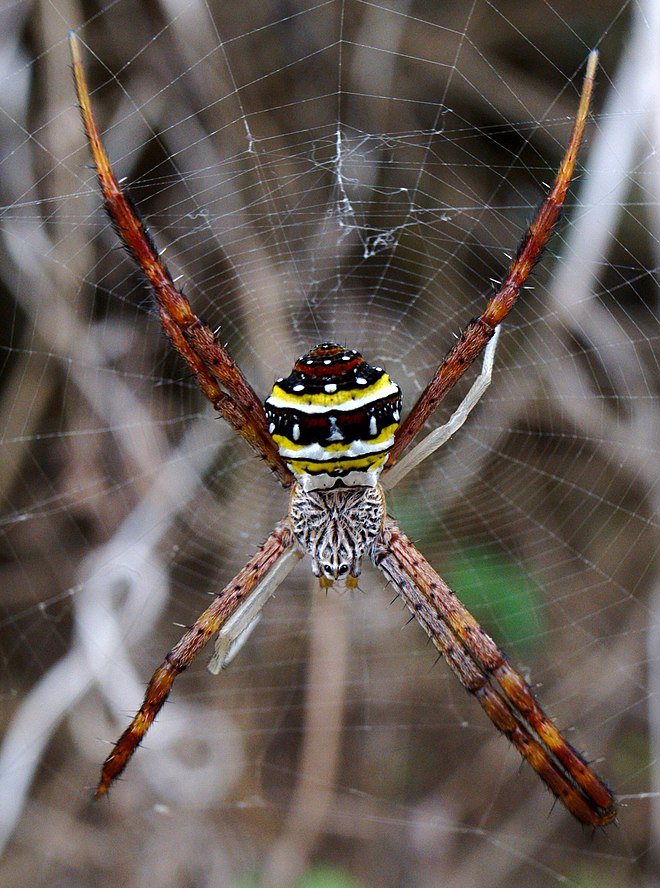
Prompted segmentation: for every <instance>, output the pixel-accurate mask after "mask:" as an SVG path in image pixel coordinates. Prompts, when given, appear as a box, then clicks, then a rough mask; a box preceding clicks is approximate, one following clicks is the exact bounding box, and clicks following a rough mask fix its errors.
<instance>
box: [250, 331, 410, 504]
mask: <svg viewBox="0 0 660 888" xmlns="http://www.w3.org/2000/svg"><path fill="white" fill-rule="evenodd" d="M265 406H266V417H267V419H268V423H269V431H270V433H271V435H272V436H273V440H274V441H275V443H276V444H277V446H278V448H279V451H280V454H281V455H282V458H283V459H284V460H285V461H286V463H287V464H288V465H289V467H290V468H291V470H292V471H293V472H294V473H295V475H296V476H297V478H298V480H299V481H300V483H301V484H302V486H303V488H304V489H305V490H311V489H314V488H329V487H333V486H334V485H335V484H337V483H338V482H341V483H343V484H345V485H347V486H350V487H356V486H364V487H373V486H374V485H375V484H376V481H377V479H378V475H379V473H380V471H381V469H382V468H383V465H384V463H385V460H386V459H387V454H388V452H389V451H390V449H391V447H392V444H393V443H394V433H395V431H396V429H397V426H398V425H399V417H400V412H401V389H400V388H399V386H398V385H397V384H396V383H394V382H392V380H391V379H390V378H389V376H388V375H387V373H386V372H385V371H384V370H383V368H382V367H372V366H371V365H370V364H367V362H366V361H365V360H364V359H363V358H362V355H360V354H359V353H358V352H356V351H354V350H353V349H345V348H342V346H340V345H337V344H336V343H334V342H323V343H322V344H321V345H317V346H316V348H313V349H312V350H311V351H310V352H308V353H307V354H306V355H303V356H302V357H301V358H299V359H298V360H297V361H296V364H295V366H294V368H293V370H292V372H291V375H290V376H287V377H286V379H284V378H282V379H278V380H277V382H276V383H275V385H274V386H273V390H272V392H271V393H270V395H269V396H268V398H267V399H266V405H265Z"/></svg>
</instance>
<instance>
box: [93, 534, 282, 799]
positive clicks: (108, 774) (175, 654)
mask: <svg viewBox="0 0 660 888" xmlns="http://www.w3.org/2000/svg"><path fill="white" fill-rule="evenodd" d="M293 545H294V541H293V534H292V533H291V531H290V530H289V527H288V525H287V524H286V523H284V522H282V523H280V524H278V525H277V526H276V527H275V530H274V531H273V532H272V533H271V534H270V536H269V537H268V538H267V539H266V541H265V542H264V543H263V545H262V546H261V547H260V549H259V550H258V551H257V553H256V554H255V555H254V556H253V557H252V558H251V559H250V560H249V561H248V563H247V564H246V565H245V567H244V568H243V569H242V570H241V571H239V573H238V574H237V575H236V576H235V577H234V579H233V580H231V581H230V582H229V583H228V584H227V585H226V586H225V588H224V589H223V590H222V591H221V592H219V593H218V594H217V595H216V597H215V598H214V600H213V601H212V603H211V604H210V605H209V607H207V608H206V610H205V611H204V612H203V613H202V614H201V615H200V616H199V617H198V619H197V620H196V622H195V623H194V625H193V626H192V627H191V628H190V629H188V630H187V631H186V632H184V634H183V635H182V636H181V638H180V639H179V641H178V642H177V643H176V644H175V645H174V647H173V648H172V650H171V651H170V652H169V653H168V654H167V656H166V657H165V659H164V660H163V662H162V663H161V665H160V666H159V667H158V668H157V669H156V671H155V672H154V674H153V675H152V677H151V680H150V681H149V684H148V686H147V690H146V693H145V696H144V700H143V702H142V705H141V706H140V709H139V710H138V712H137V713H136V715H135V716H134V718H133V720H132V722H131V723H130V725H129V726H128V727H127V728H126V730H125V731H124V732H123V734H122V735H121V737H120V738H119V740H117V742H116V743H115V745H114V748H113V750H112V752H111V753H110V755H109V756H108V757H107V758H106V760H105V762H104V763H103V768H102V771H101V779H100V781H99V785H98V788H97V790H96V798H97V799H98V798H101V796H103V795H105V793H106V792H107V791H108V788H109V787H110V785H111V784H112V783H113V782H114V781H115V780H116V779H117V777H119V775H120V774H121V773H122V771H123V770H124V768H125V767H126V765H127V764H128V762H129V761H130V759H131V757H132V755H133V753H134V752H135V750H136V749H137V747H138V746H139V745H140V743H141V742H142V740H143V738H144V735H145V734H146V733H147V731H148V730H149V728H150V727H151V725H152V723H153V721H154V719H155V718H156V716H157V715H158V713H159V712H160V710H161V708H162V707H163V705H164V703H165V701H166V700H167V698H168V696H169V693H170V690H171V688H172V684H173V683H174V680H175V678H176V677H177V675H180V674H181V673H182V672H183V671H184V670H185V669H187V667H188V666H189V665H190V663H191V662H192V661H193V660H194V659H195V657H196V656H197V654H198V653H199V652H200V651H201V650H202V648H203V647H204V646H205V645H206V644H207V643H208V641H210V639H211V638H212V637H213V636H214V635H215V634H216V632H218V631H219V629H220V628H221V627H222V626H223V625H224V623H225V622H226V621H227V620H228V619H229V618H230V617H231V615H232V614H233V613H234V612H235V611H236V609H237V608H238V607H239V606H240V605H241V603H242V602H243V601H244V600H245V599H246V598H247V597H248V596H249V595H250V594H251V593H252V592H253V591H254V589H255V588H256V587H257V586H258V585H259V583H260V582H261V580H262V579H263V577H264V576H265V575H266V574H267V573H268V572H269V571H270V570H271V569H272V568H273V567H274V566H275V565H276V564H277V562H278V561H279V559H280V558H281V556H282V555H284V554H285V553H286V552H287V551H288V550H289V549H290V548H291V547H292V546H293Z"/></svg>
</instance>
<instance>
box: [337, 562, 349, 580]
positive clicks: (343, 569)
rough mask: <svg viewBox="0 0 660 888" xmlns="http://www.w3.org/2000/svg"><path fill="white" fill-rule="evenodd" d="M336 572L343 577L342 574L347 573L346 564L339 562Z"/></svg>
mask: <svg viewBox="0 0 660 888" xmlns="http://www.w3.org/2000/svg"><path fill="white" fill-rule="evenodd" d="M337 573H338V574H339V576H340V577H343V576H344V574H347V573H348V564H340V565H339V569H338V570H337Z"/></svg>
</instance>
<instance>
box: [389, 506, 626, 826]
mask: <svg viewBox="0 0 660 888" xmlns="http://www.w3.org/2000/svg"><path fill="white" fill-rule="evenodd" d="M372 558H373V561H374V564H376V566H377V567H379V568H380V569H381V570H382V571H383V573H384V574H385V576H387V577H388V579H389V580H390V581H391V582H392V584H393V585H394V587H395V589H396V590H397V591H398V593H399V594H400V595H401V597H402V598H403V600H404V602H405V603H406V605H407V607H408V608H409V610H410V611H411V612H412V613H413V614H414V616H415V617H416V619H417V620H418V622H419V623H420V625H421V626H422V628H423V629H424V630H425V632H426V633H427V634H428V636H429V637H430V638H431V640H432V641H433V644H434V645H435V646H436V648H437V649H438V650H439V651H440V653H441V654H442V655H443V656H444V658H445V659H446V660H447V662H448V663H449V666H450V667H451V669H452V671H453V672H454V674H455V675H456V676H457V677H458V679H459V681H460V682H461V684H462V685H463V687H464V688H466V690H467V691H469V692H470V693H471V694H473V695H474V696H475V697H476V698H477V700H478V701H479V703H480V704H481V706H482V707H483V709H484V711H485V712H486V715H488V717H489V718H490V720H491V721H492V722H493V724H494V725H495V726H496V727H497V728H498V729H499V730H500V731H502V733H503V734H505V735H506V736H507V737H508V739H509V740H510V741H511V742H512V743H513V744H514V746H515V747H516V749H518V751H519V752H520V753H521V755H522V756H523V757H524V758H525V759H527V761H528V762H529V763H530V765H531V766H532V768H534V770H535V771H536V772H537V774H538V775H539V776H540V777H541V779H542V780H543V781H544V782H545V783H546V785H547V786H548V787H549V788H550V789H551V790H552V792H553V793H554V794H555V795H556V796H557V798H559V799H560V800H561V801H562V802H563V803H564V805H565V806H566V807H567V808H568V810H569V811H570V812H571V813H572V814H573V815H574V816H575V817H577V819H578V820H580V821H581V822H582V823H585V824H589V825H591V826H604V825H605V824H607V823H611V822H612V820H614V818H615V817H616V806H615V801H614V797H613V795H612V793H611V791H610V789H609V788H608V787H607V785H606V784H605V783H604V782H603V781H602V780H601V779H600V777H598V775H597V774H596V773H595V772H594V771H593V770H592V769H591V767H590V766H589V764H588V763H587V762H586V761H585V760H584V758H583V757H582V756H581V755H580V753H579V752H577V751H576V750H575V749H574V748H573V747H572V746H571V745H570V743H568V741H567V740H566V739H565V738H564V737H563V736H562V735H561V734H560V732H559V731H558V730H557V728H556V727H555V725H554V724H553V722H552V721H551V720H550V719H549V718H548V716H547V715H546V714H545V713H544V712H543V710H542V709H541V707H540V706H539V704H538V703H537V702H536V700H535V699H534V695H533V693H532V691H531V688H530V687H529V685H528V684H527V682H526V681H525V680H524V679H523V678H522V676H521V675H519V674H518V673H517V672H516V671H515V670H514V669H513V668H512V667H511V666H510V665H509V663H508V662H507V660H506V657H505V656H504V654H503V653H502V652H501V651H500V650H499V649H498V648H497V646H496V645H495V642H494V641H493V640H492V639H491V638H490V636H488V635H487V634H486V633H485V632H484V630H483V629H482V628H481V627H480V626H479V624H478V623H477V621H476V620H475V619H474V617H473V616H472V615H471V614H470V612H469V611H468V610H467V608H465V607H464V605H463V604H461V602H460V601H459V600H458V598H457V597H456V595H455V594H454V593H453V592H452V591H451V589H449V587H448V586H447V584H446V583H445V582H444V581H443V580H442V579H441V577H440V576H438V574H437V573H436V572H435V571H434V570H433V568H432V567H431V565H430V564H429V563H428V562H427V561H426V559H425V558H424V557H423V556H422V555H421V554H420V553H419V552H418V551H417V549H416V548H415V547H414V546H413V544H412V543H411V542H410V540H409V539H408V537H406V535H405V534H404V533H403V531H401V529H400V528H399V527H398V525H397V524H396V523H395V522H394V521H392V519H390V518H388V519H386V521H385V524H384V526H383V530H382V532H381V535H380V539H379V541H378V542H377V543H376V545H375V547H374V551H373V555H372ZM491 678H493V679H495V681H496V682H497V683H498V684H499V686H500V687H499V690H497V689H496V688H495V687H494V686H493V684H492V683H491Z"/></svg>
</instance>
